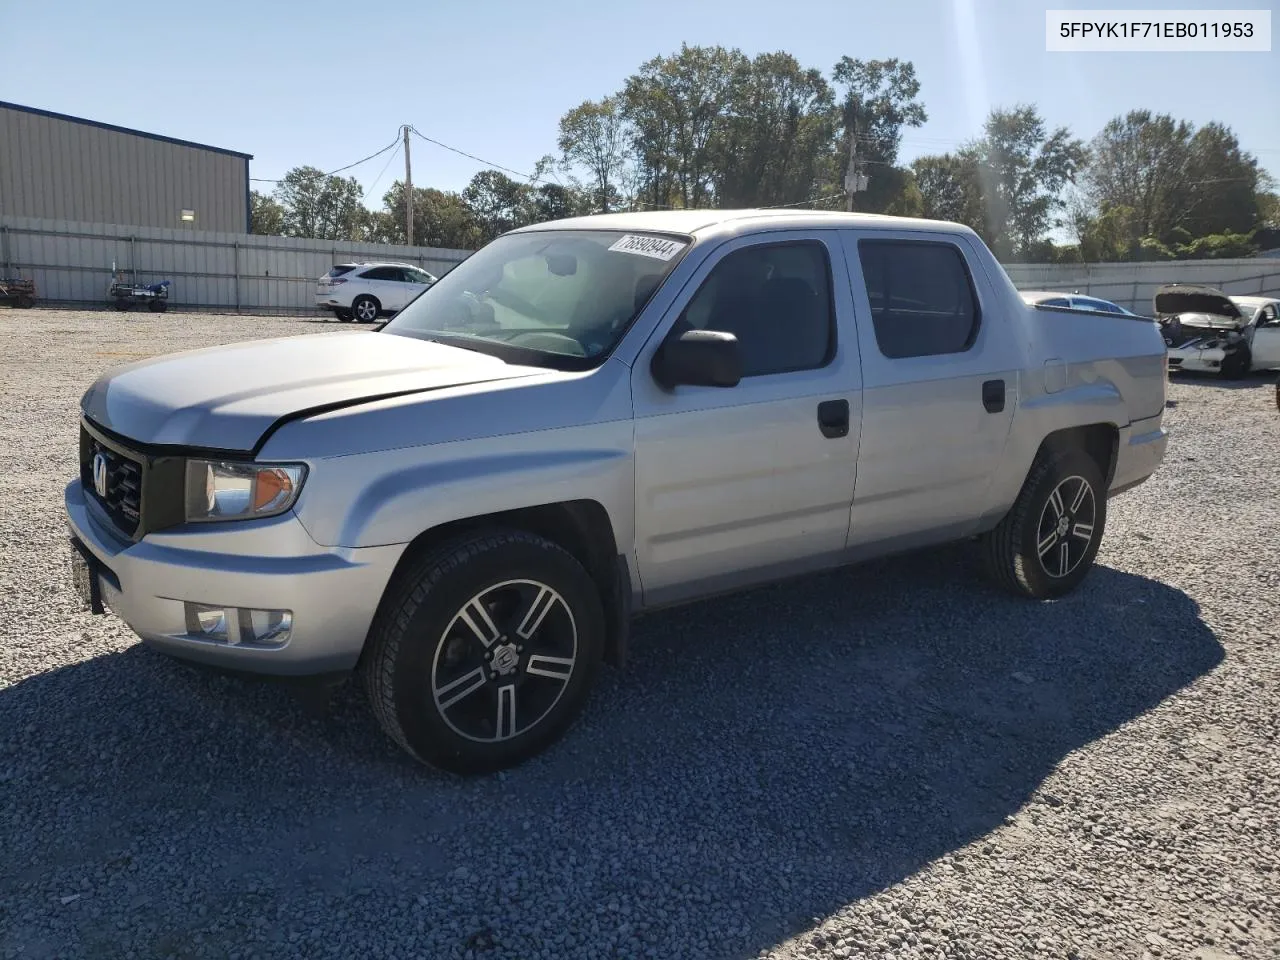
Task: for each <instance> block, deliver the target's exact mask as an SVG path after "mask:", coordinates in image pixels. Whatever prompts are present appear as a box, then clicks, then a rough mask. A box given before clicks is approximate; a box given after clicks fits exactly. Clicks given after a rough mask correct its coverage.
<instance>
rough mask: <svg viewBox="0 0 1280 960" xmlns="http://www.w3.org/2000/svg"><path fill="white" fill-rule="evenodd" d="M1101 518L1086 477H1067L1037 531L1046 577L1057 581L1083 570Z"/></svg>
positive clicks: (1047, 505)
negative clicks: (1081, 565)
mask: <svg viewBox="0 0 1280 960" xmlns="http://www.w3.org/2000/svg"><path fill="white" fill-rule="evenodd" d="M1097 515H1098V504H1097V500H1096V498H1095V496H1094V492H1093V487H1091V486H1090V485H1089V481H1088V480H1086V479H1085V478H1084V477H1080V476H1071V477H1067V478H1066V479H1065V480H1062V481H1061V482H1060V483H1059V484H1058V485H1057V486H1056V487H1054V488H1053V492H1052V493H1050V494H1049V499H1048V500H1047V501H1046V502H1045V505H1044V509H1043V510H1041V512H1040V523H1039V525H1038V527H1037V528H1036V553H1037V554H1038V555H1039V557H1040V566H1041V568H1042V569H1043V570H1044V572H1045V573H1046V574H1048V575H1049V576H1050V577H1054V578H1055V579H1057V578H1061V577H1065V576H1068V575H1069V574H1070V573H1071V572H1072V571H1073V570H1075V569H1076V567H1078V566H1080V563H1081V561H1083V560H1084V558H1085V555H1086V554H1087V553H1088V552H1089V545H1090V544H1092V543H1093V532H1094V525H1095V524H1096V523H1097V518H1098V516H1097Z"/></svg>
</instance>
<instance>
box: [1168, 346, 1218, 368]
mask: <svg viewBox="0 0 1280 960" xmlns="http://www.w3.org/2000/svg"><path fill="white" fill-rule="evenodd" d="M1226 356H1227V352H1226V351H1225V350H1223V349H1222V348H1220V347H1211V348H1209V349H1207V350H1170V351H1169V372H1170V373H1176V372H1177V371H1179V370H1190V371H1192V372H1194V373H1217V372H1218V371H1219V370H1221V369H1222V361H1223V360H1225V359H1226Z"/></svg>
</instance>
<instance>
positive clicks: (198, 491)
mask: <svg viewBox="0 0 1280 960" xmlns="http://www.w3.org/2000/svg"><path fill="white" fill-rule="evenodd" d="M306 476H307V468H306V467H305V466H304V465H302V464H300V463H270V464H260V463H236V462H234V461H225V460H188V461H187V495H186V502H187V519H188V520H248V519H251V518H256V517H273V516H275V515H276V514H279V513H284V512H285V511H286V510H288V509H289V508H290V507H292V506H293V504H294V501H295V500H297V499H298V494H299V492H301V490H302V482H303V480H305V479H306Z"/></svg>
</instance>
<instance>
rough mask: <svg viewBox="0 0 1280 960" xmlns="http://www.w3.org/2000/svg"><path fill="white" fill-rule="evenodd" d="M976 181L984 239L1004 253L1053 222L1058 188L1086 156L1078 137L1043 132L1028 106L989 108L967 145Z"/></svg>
mask: <svg viewBox="0 0 1280 960" xmlns="http://www.w3.org/2000/svg"><path fill="white" fill-rule="evenodd" d="M972 149H973V151H974V153H975V155H976V158H977V164H978V176H979V179H980V181H981V184H982V199H983V207H984V211H985V218H986V221H987V223H988V224H989V229H990V233H991V234H992V236H991V237H990V240H989V242H990V243H992V246H993V248H994V250H995V252H996V255H997V256H1002V257H1009V256H1011V255H1013V254H1015V253H1017V252H1019V251H1023V250H1026V249H1028V248H1030V247H1031V246H1033V245H1034V244H1036V243H1037V242H1038V241H1040V240H1041V239H1042V238H1043V237H1044V235H1045V233H1047V232H1048V230H1049V228H1050V227H1052V226H1055V225H1057V223H1058V221H1057V219H1056V218H1055V217H1054V213H1055V212H1056V211H1057V210H1059V209H1061V208H1062V207H1063V206H1064V204H1063V201H1062V198H1061V193H1062V190H1063V188H1064V187H1066V185H1067V184H1069V183H1074V182H1075V177H1076V173H1077V171H1078V170H1079V169H1080V168H1081V166H1082V165H1083V164H1084V163H1085V160H1086V159H1087V156H1088V154H1087V151H1086V150H1085V147H1084V143H1083V142H1082V141H1080V140H1076V139H1073V138H1072V136H1071V134H1070V131H1068V130H1067V128H1066V127H1059V128H1058V129H1056V130H1054V131H1053V132H1051V133H1050V132H1047V131H1046V129H1045V124H1044V121H1043V120H1042V119H1041V118H1040V114H1039V112H1038V111H1037V110H1036V108H1035V107H1032V106H1021V105H1020V106H1016V107H1014V108H1013V109H1011V110H993V111H991V114H990V116H988V118H987V122H986V125H985V127H984V134H983V137H982V138H981V139H980V140H978V141H977V143H975V144H974V145H973V147H972Z"/></svg>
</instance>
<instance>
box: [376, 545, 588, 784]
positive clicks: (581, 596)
mask: <svg viewBox="0 0 1280 960" xmlns="http://www.w3.org/2000/svg"><path fill="white" fill-rule="evenodd" d="M369 644H370V645H369V649H368V650H367V651H366V661H365V663H364V664H363V667H362V669H363V672H364V679H365V687H366V690H367V692H368V695H369V700H370V703H371V705H372V707H373V711H374V714H375V716H376V717H377V719H378V722H379V724H380V725H381V726H382V728H383V730H385V731H386V733H387V734H388V735H389V736H390V737H391V738H392V739H393V740H395V741H396V742H397V743H398V744H399V745H400V746H401V747H403V748H404V749H405V750H407V751H408V752H409V753H410V754H412V755H413V756H414V757H416V758H417V759H419V760H420V761H422V762H424V763H428V764H431V765H432V766H436V767H440V768H442V769H445V770H449V771H452V772H455V773H486V772H491V771H495V770H501V769H505V768H507V767H512V766H515V765H516V764H518V763H521V762H523V761H525V760H527V759H529V758H530V757H532V756H534V755H535V754H537V753H540V752H541V751H543V750H544V749H546V748H547V747H549V746H550V745H551V744H552V743H554V742H555V741H556V740H558V739H559V738H560V736H561V735H562V734H563V733H564V732H565V730H567V729H568V727H569V726H570V724H572V722H573V721H574V719H575V718H576V717H577V715H578V714H579V712H580V711H581V709H582V706H583V704H584V703H585V701H586V699H587V696H588V693H589V691H590V688H591V684H592V682H593V680H594V678H595V674H596V671H597V669H598V666H599V663H600V660H601V654H602V651H603V648H604V614H603V611H602V607H601V602H600V597H599V594H598V593H597V591H596V587H595V584H594V582H593V581H592V579H591V577H590V576H589V575H588V574H587V571H586V570H585V569H583V567H582V565H581V564H580V563H578V561H577V560H575V559H574V558H573V557H572V556H571V555H570V554H569V553H567V552H566V551H565V550H563V549H561V548H560V547H559V546H557V545H556V544H554V543H552V542H551V541H549V540H546V539H544V538H542V537H538V536H535V535H533V534H531V533H525V532H523V531H492V532H488V533H481V534H477V535H473V536H470V537H466V538H463V539H460V540H456V541H453V542H452V543H449V544H446V545H444V546H443V547H440V548H438V549H436V550H434V551H432V552H431V553H429V554H427V555H426V556H424V557H423V558H422V559H421V560H419V561H418V562H417V563H416V564H414V565H413V566H412V567H411V568H409V569H408V570H406V571H405V572H404V573H403V574H402V575H401V576H400V577H399V578H398V579H397V580H396V581H395V582H394V583H393V584H392V585H391V587H390V588H389V592H388V595H387V598H386V602H384V605H383V608H382V610H381V611H380V613H379V616H378V619H377V621H376V622H375V624H374V627H373V629H372V631H371V632H370V636H369Z"/></svg>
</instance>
